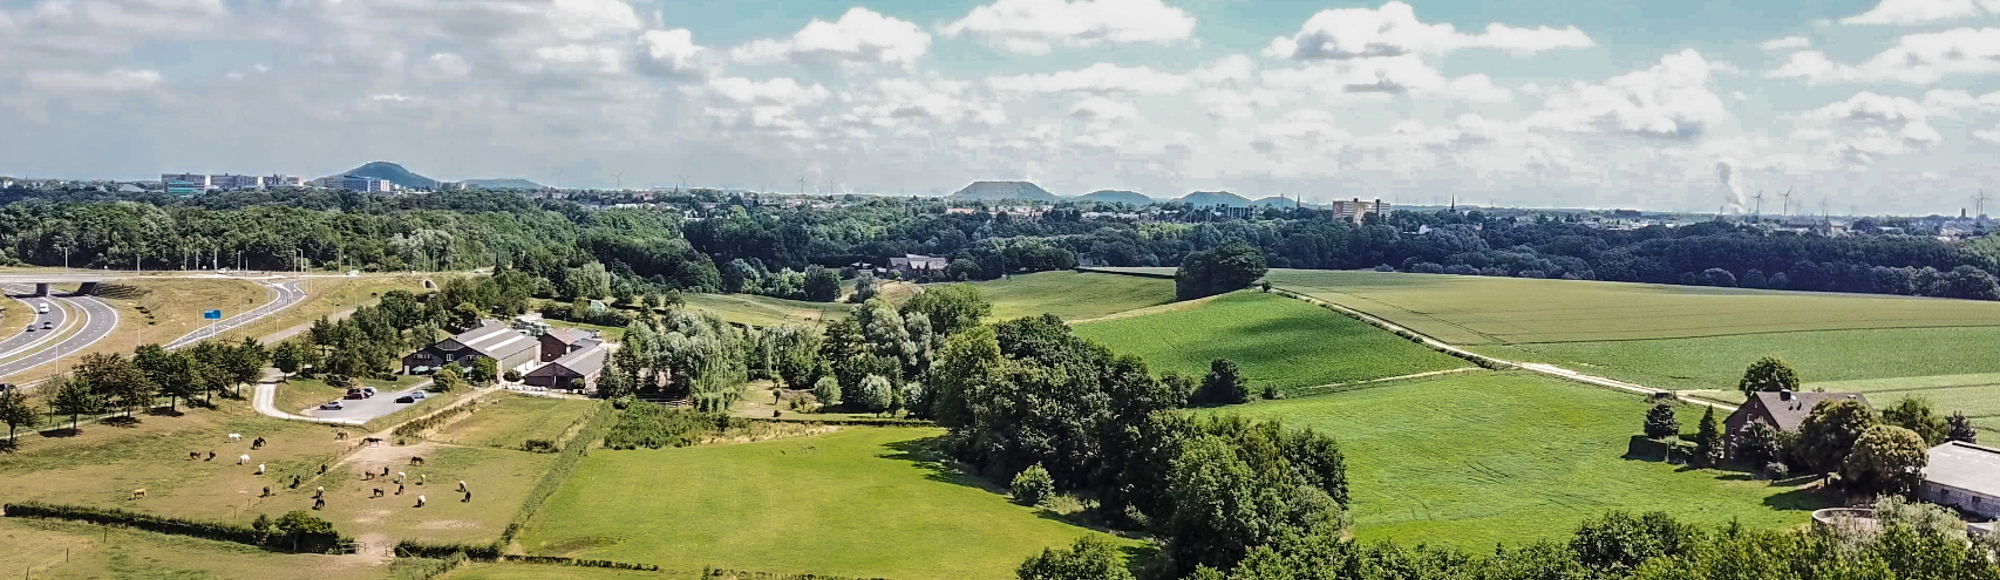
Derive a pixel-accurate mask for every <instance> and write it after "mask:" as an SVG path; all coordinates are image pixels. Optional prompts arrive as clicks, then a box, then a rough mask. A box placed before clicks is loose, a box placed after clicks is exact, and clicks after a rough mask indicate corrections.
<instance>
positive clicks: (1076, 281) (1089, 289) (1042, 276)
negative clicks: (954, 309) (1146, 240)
mask: <svg viewBox="0 0 2000 580" xmlns="http://www.w3.org/2000/svg"><path fill="white" fill-rule="evenodd" d="M973 286H974V287H976V288H978V289H979V293H980V294H981V295H983V296H985V297H986V299H987V300H989V301H991V302H993V318H994V319H997V320H1011V319H1015V318H1020V317H1023V316H1038V315H1041V314H1045V313H1046V314H1054V315H1056V316H1057V317H1060V318H1062V319H1063V320H1069V321H1080V320H1089V319H1093V318H1099V317H1104V316H1109V315H1113V314H1117V313H1120V312H1126V311H1130V310H1137V309H1140V308H1145V307H1148V306H1158V305H1161V304H1166V303H1169V302H1173V301H1174V281H1173V280H1160V279H1156V278H1141V277H1138V276H1120V275H1116V274H1090V273H1078V272H1069V271H1059V272H1040V273H1035V274H1026V275H1021V276H1013V277H1009V278H1007V279H1004V280H991V281H986V282H976V283H974V284H973Z"/></svg>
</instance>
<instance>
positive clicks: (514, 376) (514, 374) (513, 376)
mask: <svg viewBox="0 0 2000 580" xmlns="http://www.w3.org/2000/svg"><path fill="white" fill-rule="evenodd" d="M500 377H501V378H504V379H507V382H510V383H518V382H521V371H517V370H514V369H507V374H503V375H500Z"/></svg>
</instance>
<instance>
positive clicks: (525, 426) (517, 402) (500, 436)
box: [429, 392, 597, 449]
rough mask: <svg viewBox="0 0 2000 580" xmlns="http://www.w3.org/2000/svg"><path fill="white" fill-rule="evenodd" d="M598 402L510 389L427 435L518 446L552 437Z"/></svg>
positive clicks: (452, 440) (448, 440) (434, 438)
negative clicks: (516, 391) (527, 441)
mask: <svg viewBox="0 0 2000 580" xmlns="http://www.w3.org/2000/svg"><path fill="white" fill-rule="evenodd" d="M596 404H597V403H596V402H595V401H586V400H578V399H556V398H550V397H536V396H530V395H519V394H511V393H505V392H502V393H494V394H492V395H489V396H487V397H486V399H484V404H482V405H480V406H479V410H477V411H473V412H472V413H471V414H468V415H466V416H465V417H464V418H462V419H459V420H457V421H453V422H452V424H451V425H449V426H447V427H445V428H444V429H443V430H441V431H439V432H437V433H435V434H433V435H431V436H430V437H429V439H430V440H432V441H439V442H444V443H455V444H460V445H476V446H480V447H494V448H499V449H520V448H521V443H522V442H523V441H526V440H528V439H547V440H550V441H554V440H556V439H557V438H559V437H562V435H563V431H564V430H566V429H568V428H569V426H570V425H571V424H573V423H575V422H576V421H577V419H581V418H583V416H584V415H585V414H587V413H589V412H590V409H591V408H592V407H593V406H595V405H596Z"/></svg>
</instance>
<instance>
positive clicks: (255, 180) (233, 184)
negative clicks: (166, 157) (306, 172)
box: [160, 173, 305, 195]
mask: <svg viewBox="0 0 2000 580" xmlns="http://www.w3.org/2000/svg"><path fill="white" fill-rule="evenodd" d="M160 183H161V184H162V185H165V186H166V187H167V190H168V193H173V194H175V195H189V194H193V193H201V192H205V191H229V190H234V189H264V188H266V187H302V186H304V185H305V180H304V179H301V178H297V177H292V176H289V175H278V174H273V175H266V176H257V175H233V174H228V173H218V174H212V175H210V174H201V173H162V174H160Z"/></svg>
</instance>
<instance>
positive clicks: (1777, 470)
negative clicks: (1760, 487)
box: [1764, 461, 1792, 479]
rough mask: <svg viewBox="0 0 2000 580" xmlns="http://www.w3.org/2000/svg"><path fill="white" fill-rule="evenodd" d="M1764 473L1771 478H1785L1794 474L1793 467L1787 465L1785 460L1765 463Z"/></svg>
mask: <svg viewBox="0 0 2000 580" xmlns="http://www.w3.org/2000/svg"><path fill="white" fill-rule="evenodd" d="M1764 474H1765V475H1769V476H1771V479H1784V478H1787V477H1791V476H1792V468H1790V467H1785V464H1784V463H1783V462H1779V461H1773V462H1770V463H1766V464H1764Z"/></svg>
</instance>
